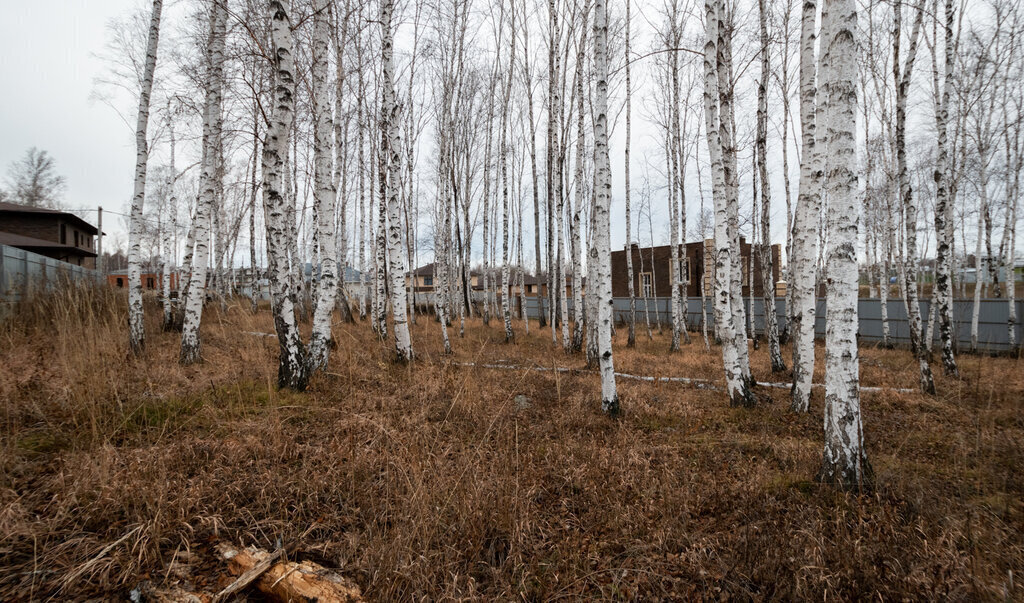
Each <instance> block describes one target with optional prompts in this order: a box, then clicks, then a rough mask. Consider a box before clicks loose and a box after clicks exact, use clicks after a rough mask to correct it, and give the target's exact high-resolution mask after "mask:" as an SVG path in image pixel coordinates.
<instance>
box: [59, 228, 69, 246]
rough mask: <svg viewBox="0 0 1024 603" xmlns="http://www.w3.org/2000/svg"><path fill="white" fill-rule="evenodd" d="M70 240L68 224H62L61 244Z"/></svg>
mask: <svg viewBox="0 0 1024 603" xmlns="http://www.w3.org/2000/svg"><path fill="white" fill-rule="evenodd" d="M67 242H68V226H67V224H61V225H60V244H61V245H65V244H67Z"/></svg>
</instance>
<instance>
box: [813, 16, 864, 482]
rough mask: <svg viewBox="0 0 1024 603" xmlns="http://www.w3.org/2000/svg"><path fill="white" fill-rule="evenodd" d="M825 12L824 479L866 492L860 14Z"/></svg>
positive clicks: (822, 49)
mask: <svg viewBox="0 0 1024 603" xmlns="http://www.w3.org/2000/svg"><path fill="white" fill-rule="evenodd" d="M822 12H823V17H822V32H823V34H824V37H823V39H822V44H821V51H822V53H824V55H825V57H824V60H823V62H822V65H823V67H824V68H825V69H824V73H822V74H821V76H822V80H823V81H822V85H823V87H824V91H823V92H824V94H823V100H824V105H825V106H824V107H822V109H823V113H824V123H825V126H826V132H827V140H828V151H829V163H828V165H829V169H828V173H827V175H826V177H825V186H826V191H827V194H828V198H829V212H828V264H827V273H828V281H827V282H828V313H827V315H826V322H827V325H826V330H825V449H824V457H823V461H822V468H821V473H820V475H819V479H820V480H821V481H823V482H827V483H833V484H836V485H838V486H841V487H844V488H849V489H853V488H856V489H861V488H864V487H866V486H868V485H869V484H870V480H871V467H870V465H869V464H868V462H867V455H866V453H865V451H864V435H863V430H862V427H861V418H860V375H859V364H858V363H859V361H858V354H857V288H858V276H857V220H858V212H859V210H860V208H859V207H858V203H857V199H858V194H857V159H856V150H855V143H856V135H855V132H854V126H855V124H856V106H857V83H856V80H857V65H856V60H857V46H856V42H857V37H856V31H857V9H856V4H855V2H854V0H825V8H824V10H823V11H822Z"/></svg>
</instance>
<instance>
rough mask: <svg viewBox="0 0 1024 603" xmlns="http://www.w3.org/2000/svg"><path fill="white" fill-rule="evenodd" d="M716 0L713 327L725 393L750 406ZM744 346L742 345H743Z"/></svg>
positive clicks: (708, 64)
mask: <svg viewBox="0 0 1024 603" xmlns="http://www.w3.org/2000/svg"><path fill="white" fill-rule="evenodd" d="M719 8H720V3H719V1H718V0H705V2H704V13H705V20H704V28H705V41H704V126H705V134H706V136H707V139H708V154H709V156H710V159H711V174H712V194H713V197H714V203H715V247H714V258H715V273H714V283H715V294H714V297H715V304H714V306H715V325H716V326H717V330H718V333H719V334H720V335H721V339H722V364H723V366H724V369H725V382H726V390H727V392H728V395H729V402H730V404H731V405H733V406H752V405H753V403H754V397H753V394H752V393H751V391H750V384H749V383H748V381H747V379H746V378H745V376H744V374H743V368H742V365H741V362H740V356H739V350H738V349H737V346H736V342H737V338H736V335H735V330H736V329H737V328H739V329H742V328H743V325H742V323H740V324H739V325H737V324H735V322H734V321H735V319H734V317H733V312H732V301H731V297H732V292H731V282H732V280H733V279H732V275H731V273H732V271H733V263H732V258H731V257H730V255H731V254H730V252H729V248H730V246H731V243H732V241H731V237H730V234H729V208H728V200H727V195H728V193H727V191H726V178H725V169H724V166H723V160H722V154H723V153H722V146H723V145H722V140H721V129H722V128H725V127H727V126H726V125H725V124H724V123H722V120H721V116H720V114H719V107H718V103H719V98H720V93H719V77H718V73H719V66H718V61H719V59H720V57H721V52H720V51H719V41H720V39H721V38H720V34H719V28H720V27H721V24H720V22H719ZM745 345H746V344H745V343H744V346H745Z"/></svg>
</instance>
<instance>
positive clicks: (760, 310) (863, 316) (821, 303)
mask: <svg viewBox="0 0 1024 603" xmlns="http://www.w3.org/2000/svg"><path fill="white" fill-rule="evenodd" d="M516 301H517V303H518V299H517V300H516ZM671 301H672V300H671V298H668V297H652V298H648V300H647V302H648V303H649V306H647V307H648V308H649V314H650V318H651V326H652V327H653V326H655V325H656V324H657V323H658V322H659V321H660V322H661V324H662V325H668V324H670V323H671V311H670V303H671ZM701 301H702V300H701V299H700V298H689V299H688V300H687V308H686V325H687V327H688V328H689V329H690V330H691V331H696V330H699V329H700V325H701V321H702V320H703V318H702V313H701ZM546 302H547V300H546V299H545V307H546V306H547V303H546ZM744 303H745V304H746V307H747V310H748V312H749V311H750V309H751V304H753V315H752V316H753V321H754V328H755V329H756V330H757V331H759V332H760V331H761V330H762V329H763V328H764V303H763V300H762V299H761V298H754V299H753V300H751V298H749V297H747V298H744ZM920 306H921V317H922V319H923V321H924V324H925V326H927V323H928V317H929V313H930V312H931V302H930V301H927V300H922V301H921V302H920ZM1016 306H1017V322H1016V325H1015V335H1016V341H1017V345H1018V346H1020V345H1021V334H1022V331H1024V323H1022V318H1024V300H1017V301H1016ZM572 307H573V306H572V300H569V310H570V311H571V310H572ZM644 307H645V301H644V299H643V298H639V297H638V298H636V320H637V323H638V324H640V325H642V324H644ZM538 309H539V302H538V300H537V298H536V297H528V298H526V313H527V315H528V316H529V317H530V318H534V319H536V318H537V317H538ZM973 309H974V302H973V300H963V299H958V300H954V302H953V321H954V322H953V324H954V329H955V331H956V340H957V344H958V346H959V347H960V348H961V349H969V348H970V345H971V316H972V313H973ZM707 310H708V311H707V316H708V325H709V328H710V326H711V325H714V324H715V316H714V310H713V309H712V307H711V300H710V298H709V299H708V309H707ZM857 310H858V316H859V318H860V325H859V328H858V335H859V337H860V339H861V341H864V342H872V343H874V342H881V341H882V310H881V300H879V299H878V298H865V297H862V298H860V299H858V300H857ZM614 311H615V320H616V322H618V323H625V322H626V321H627V320H629V298H628V297H616V298H614ZM825 311H826V301H825V299H824V298H818V304H817V316H816V319H815V322H814V334H815V337H818V338H819V339H823V338H824V337H825ZM775 315H776V316H777V317H778V321H779V328H780V329H783V328H785V327H786V324H787V323H786V300H785V298H782V297H779V298H776V299H775ZM1009 316H1010V308H1009V303H1008V302H1007V301H1006V300H1005V299H991V298H990V299H983V300H981V308H980V309H979V316H978V347H979V349H981V350H983V351H987V352H1005V351H1009V350H1010V349H1011V348H1010V344H1009ZM937 321H938V319H936V322H937ZM888 323H889V340H890V341H891V342H892V343H893V344H894V345H901V346H902V345H909V344H910V327H909V325H908V324H907V310H906V304H905V303H904V301H903V300H902V299H889V300H888ZM934 341H936V342H937V341H939V329H938V324H936V326H935V333H934Z"/></svg>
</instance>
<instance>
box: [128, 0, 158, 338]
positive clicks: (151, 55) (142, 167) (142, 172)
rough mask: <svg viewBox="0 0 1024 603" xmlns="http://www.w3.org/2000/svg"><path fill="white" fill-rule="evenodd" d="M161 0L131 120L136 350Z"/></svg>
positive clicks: (131, 315)
mask: <svg viewBox="0 0 1024 603" xmlns="http://www.w3.org/2000/svg"><path fill="white" fill-rule="evenodd" d="M162 9H163V1H162V0H153V11H152V14H151V17H150V21H149V39H148V41H147V42H146V63H145V67H144V68H143V73H142V88H141V90H140V91H139V114H138V120H137V121H136V123H135V192H134V194H133V195H132V209H131V220H130V222H129V228H128V240H129V243H128V341H129V343H130V344H131V349H132V352H134V353H136V354H138V353H140V352H142V348H143V347H144V346H145V344H146V325H145V322H144V320H143V318H144V317H143V311H142V230H143V228H142V208H143V204H144V202H145V200H146V164H147V162H148V161H149V146H148V144H149V143H148V141H147V140H146V131H147V130H148V127H149V98H150V96H151V95H152V92H153V72H154V71H156V53H157V46H158V45H159V42H160V12H161V10H162Z"/></svg>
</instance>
